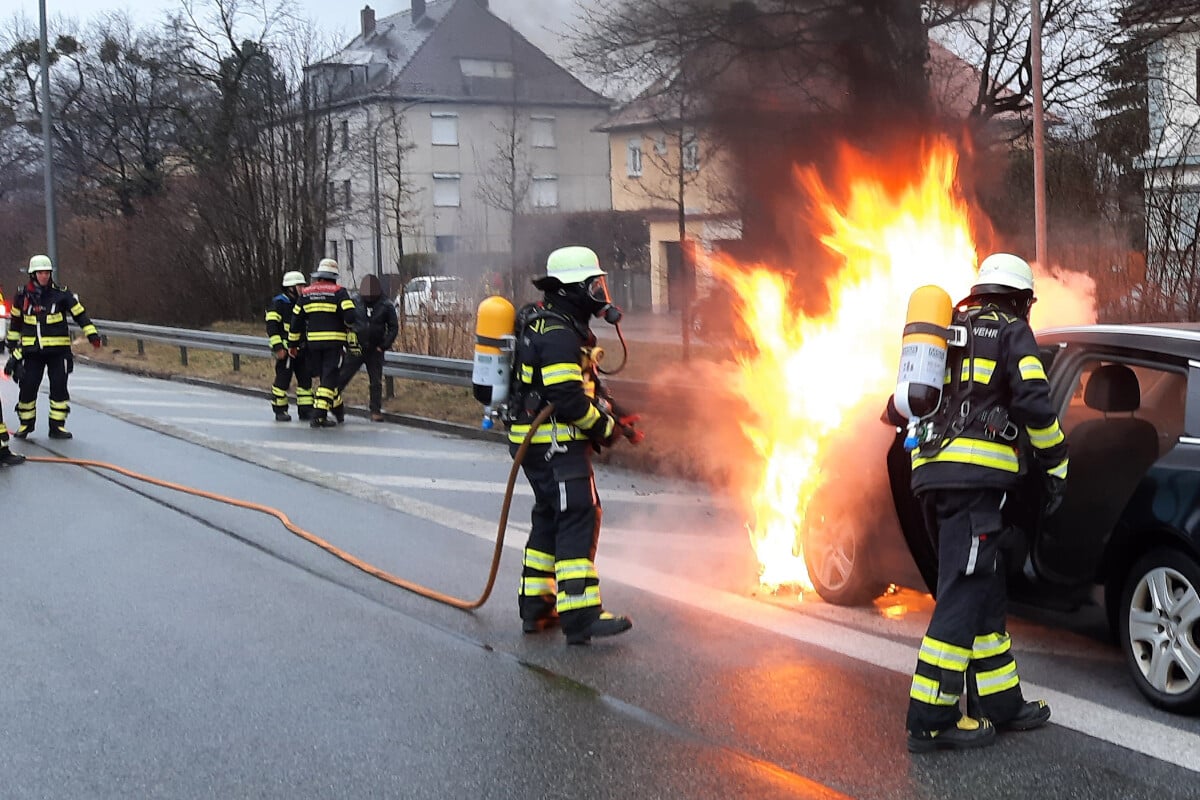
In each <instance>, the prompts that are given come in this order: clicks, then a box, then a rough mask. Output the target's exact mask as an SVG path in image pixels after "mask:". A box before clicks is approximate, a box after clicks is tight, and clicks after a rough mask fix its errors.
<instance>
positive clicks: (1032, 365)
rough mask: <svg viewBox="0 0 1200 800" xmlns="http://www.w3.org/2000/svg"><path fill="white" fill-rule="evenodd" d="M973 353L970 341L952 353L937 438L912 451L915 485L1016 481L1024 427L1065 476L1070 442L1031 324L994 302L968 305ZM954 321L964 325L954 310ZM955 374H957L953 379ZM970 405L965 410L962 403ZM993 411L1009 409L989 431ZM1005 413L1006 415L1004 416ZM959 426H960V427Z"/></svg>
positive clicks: (1043, 457) (1046, 460) (1047, 463)
mask: <svg viewBox="0 0 1200 800" xmlns="http://www.w3.org/2000/svg"><path fill="white" fill-rule="evenodd" d="M966 317H967V319H969V320H970V325H971V338H973V340H974V356H973V357H972V356H971V354H970V353H971V349H970V348H969V347H961V348H959V347H956V348H952V349H951V351H950V357H949V359H948V366H947V370H946V377H945V388H944V389H943V396H942V403H941V406H940V413H939V415H938V416H937V417H936V423H935V425H936V430H937V437H936V439H935V440H934V441H933V442H930V443H928V444H926V445H923V446H922V447H920V448H918V449H916V450H913V452H912V467H913V472H912V489H913V491H914V493H918V494H919V493H920V492H921V491H923V490H925V489H952V488H998V489H1011V488H1015V487H1016V486H1017V484H1018V479H1019V473H1020V469H1021V462H1020V458H1019V453H1018V442H1019V440H1020V437H1019V433H1020V432H1022V431H1023V432H1024V433H1025V434H1026V435H1027V436H1028V438H1029V442H1030V444H1032V446H1033V454H1034V455H1035V456H1037V459H1038V461H1039V463H1040V464H1041V467H1042V469H1044V470H1045V471H1046V472H1047V473H1048V474H1050V475H1052V476H1054V477H1057V478H1062V479H1063V480H1065V479H1066V477H1067V444H1066V439H1065V437H1064V436H1063V432H1062V429H1061V428H1060V427H1059V424H1058V416H1057V415H1056V414H1055V412H1054V408H1053V406H1052V405H1051V403H1050V385H1049V383H1048V382H1047V381H1046V372H1045V369H1044V367H1043V366H1042V360H1041V357H1040V356H1039V354H1038V346H1037V341H1036V340H1035V339H1034V337H1033V331H1032V330H1031V329H1030V327H1029V324H1028V323H1027V322H1025V320H1023V319H1021V318H1020V317H1017V316H1014V315H1012V314H1009V313H1007V312H1006V311H1003V310H1002V309H1000V308H998V307H997V306H995V305H992V304H988V305H984V306H980V305H975V306H972V307H970V308H968V309H967V314H966ZM955 322H956V323H959V324H961V323H963V322H964V319H963V317H962V315H956V319H955ZM956 379H957V380H956ZM964 400H965V401H966V402H967V404H968V407H967V413H966V415H965V416H964V415H963V414H962V410H963V401H964ZM994 409H1002V410H1004V411H1007V419H1008V421H1010V422H1011V423H1012V425H1011V426H1009V427H1008V430H1007V432H1004V431H1001V432H997V431H996V429H997V427H1000V426H997V424H996V421H997V419H998V417H996V416H993V417H992V418H991V419H992V425H991V428H992V431H991V432H989V431H988V429H987V428H988V426H987V422H986V420H987V419H988V416H989V412H991V411H993V410H994ZM1001 419H1002V418H1001ZM960 427H961V432H957V429H958V428H960Z"/></svg>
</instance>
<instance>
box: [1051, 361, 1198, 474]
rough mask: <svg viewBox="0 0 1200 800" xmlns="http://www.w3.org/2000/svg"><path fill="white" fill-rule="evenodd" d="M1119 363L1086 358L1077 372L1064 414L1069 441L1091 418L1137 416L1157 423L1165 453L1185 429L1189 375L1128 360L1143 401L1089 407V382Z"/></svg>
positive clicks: (1065, 430) (1063, 420)
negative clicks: (1129, 407) (1132, 406)
mask: <svg viewBox="0 0 1200 800" xmlns="http://www.w3.org/2000/svg"><path fill="white" fill-rule="evenodd" d="M1117 363H1119V362H1115V361H1107V360H1101V359H1093V360H1090V361H1085V362H1084V363H1083V364H1082V365H1081V366H1080V368H1079V370H1078V371H1077V372H1076V374H1075V376H1074V379H1073V385H1072V391H1071V395H1070V400H1069V402H1068V403H1067V408H1066V410H1065V411H1064V413H1063V415H1062V428H1063V432H1064V433H1066V435H1067V440H1068V443H1069V442H1070V439H1071V434H1072V433H1073V432H1075V431H1077V430H1078V428H1079V426H1080V425H1082V424H1083V423H1085V422H1089V421H1092V420H1107V419H1126V418H1134V419H1140V420H1145V421H1146V422H1149V423H1150V424H1151V425H1153V426H1154V428H1155V431H1156V432H1157V436H1158V444H1159V453H1160V455H1161V454H1163V453H1166V452H1167V451H1168V450H1170V449H1171V448H1172V447H1174V446H1175V444H1176V443H1177V442H1178V440H1179V437H1180V435H1182V433H1183V430H1184V424H1183V423H1184V408H1185V404H1186V399H1187V376H1186V375H1184V374H1183V373H1180V372H1175V371H1173V370H1169V369H1164V368H1162V367H1156V366H1148V365H1143V364H1134V363H1127V364H1124V365H1123V366H1124V367H1126V368H1128V369H1129V370H1130V371H1131V372H1132V373H1133V375H1134V376H1135V377H1136V378H1137V384H1138V394H1139V395H1140V403H1139V404H1138V407H1137V409H1136V410H1134V411H1111V410H1107V409H1104V408H1096V407H1093V406H1089V405H1088V404H1087V402H1086V396H1087V386H1088V383H1089V382H1090V381H1091V380H1092V379H1093V377H1094V376H1095V375H1096V370H1097V369H1099V368H1100V367H1104V366H1108V365H1113V364H1117Z"/></svg>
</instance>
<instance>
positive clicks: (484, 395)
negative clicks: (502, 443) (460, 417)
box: [471, 295, 517, 428]
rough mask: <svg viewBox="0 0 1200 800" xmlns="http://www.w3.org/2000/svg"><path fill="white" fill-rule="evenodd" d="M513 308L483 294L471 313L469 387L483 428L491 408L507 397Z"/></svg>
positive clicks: (503, 300) (513, 344)
mask: <svg viewBox="0 0 1200 800" xmlns="http://www.w3.org/2000/svg"><path fill="white" fill-rule="evenodd" d="M516 321H517V311H516V309H515V308H513V304H512V303H510V302H509V301H508V300H507V299H506V298H503V297H501V296H500V295H492V296H491V297H485V298H484V299H483V302H481V303H480V304H479V310H478V311H477V312H476V314H475V363H474V365H473V367H472V370H471V387H472V389H473V391H474V394H475V399H476V400H478V401H479V402H481V403H483V404H484V406H485V408H484V427H485V428H490V427H491V418H492V414H493V411H494V410H495V409H496V408H497V407H498V406H500V404H502V403H504V402H505V401H506V400H508V384H509V379H510V378H511V375H512V359H513V351H514V350H515V349H516V341H517V340H516V335H515V334H516V331H515V326H516Z"/></svg>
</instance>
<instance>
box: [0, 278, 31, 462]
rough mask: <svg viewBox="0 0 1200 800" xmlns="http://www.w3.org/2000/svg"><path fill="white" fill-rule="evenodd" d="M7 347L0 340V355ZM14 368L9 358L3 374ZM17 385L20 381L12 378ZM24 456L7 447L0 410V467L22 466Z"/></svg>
mask: <svg viewBox="0 0 1200 800" xmlns="http://www.w3.org/2000/svg"><path fill="white" fill-rule="evenodd" d="M3 308H4V293H3V292H0V309H3ZM6 346H7V341H6V340H4V339H0V354H3V353H4V348H5V347H6ZM15 366H16V360H15V359H12V358H10V359H9V361H8V362H7V363H6V364H5V365H4V374H5V375H9V376H12V374H13V368H14V367H15ZM13 380H14V381H17V382H18V383H19V382H20V380H19V379H18V378H16V377H14V378H13ZM24 463H25V456H23V455H21V454H20V453H14V452H13V451H12V450H10V449H9V446H8V427H7V426H6V425H5V424H4V410H3V409H2V408H0V467H15V466H16V465H17V464H24Z"/></svg>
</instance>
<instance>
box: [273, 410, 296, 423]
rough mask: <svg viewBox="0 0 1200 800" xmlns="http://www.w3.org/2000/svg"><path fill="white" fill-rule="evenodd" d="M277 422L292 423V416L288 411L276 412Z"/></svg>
mask: <svg viewBox="0 0 1200 800" xmlns="http://www.w3.org/2000/svg"><path fill="white" fill-rule="evenodd" d="M275 421H276V422H291V421H292V415H291V414H289V413H288V412H286V411H276V412H275Z"/></svg>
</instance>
